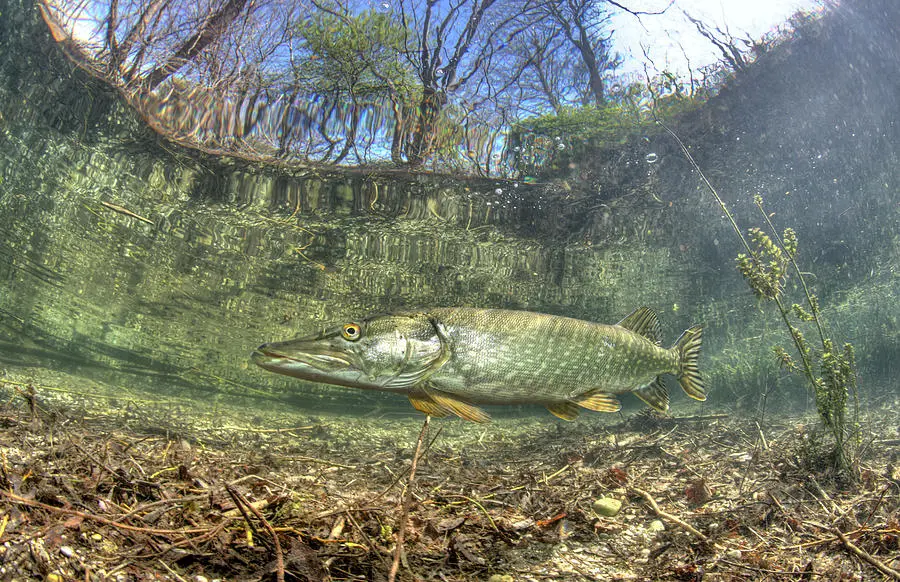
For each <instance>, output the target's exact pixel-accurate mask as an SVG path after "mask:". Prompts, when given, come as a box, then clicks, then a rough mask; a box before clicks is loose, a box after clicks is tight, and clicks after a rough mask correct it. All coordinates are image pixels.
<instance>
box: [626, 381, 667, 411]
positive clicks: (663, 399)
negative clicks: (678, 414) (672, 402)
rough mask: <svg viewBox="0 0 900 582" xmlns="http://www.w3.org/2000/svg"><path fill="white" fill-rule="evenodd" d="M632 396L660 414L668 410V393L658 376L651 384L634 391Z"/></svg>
mask: <svg viewBox="0 0 900 582" xmlns="http://www.w3.org/2000/svg"><path fill="white" fill-rule="evenodd" d="M634 395H635V396H637V397H638V398H640V399H641V400H643V401H644V402H646V403H647V404H648V405H649V406H650V407H652V408H654V409H656V410H658V411H660V412H666V411H667V410H669V391H668V390H667V389H666V385H665V384H663V381H662V378H660V377H659V376H657V377H656V380H654V381H653V382H651V383H649V384H647V385H646V386H642V387H641V388H638V389H637V390H635V391H634Z"/></svg>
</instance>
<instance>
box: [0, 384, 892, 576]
mask: <svg viewBox="0 0 900 582" xmlns="http://www.w3.org/2000/svg"><path fill="white" fill-rule="evenodd" d="M36 393H37V395H36V397H34V400H35V402H33V406H29V405H28V404H27V403H26V399H24V398H22V397H19V396H16V395H12V397H10V398H8V399H6V400H5V405H3V407H2V408H0V426H2V427H3V430H2V432H0V578H2V579H39V580H117V579H121V580H138V579H150V578H155V579H158V580H196V581H200V580H207V581H212V580H216V579H219V580H226V579H227V580H234V579H240V580H276V579H284V580H384V579H385V578H386V576H387V574H388V571H389V569H390V568H391V564H392V559H393V556H394V555H395V550H396V547H397V539H398V536H397V534H398V531H397V527H398V515H399V514H400V511H399V508H400V505H401V502H402V500H403V499H404V498H405V497H407V498H408V504H407V507H408V510H409V513H408V520H407V525H406V528H405V529H404V532H405V539H404V541H403V546H402V551H401V552H400V553H399V554H397V555H399V556H400V562H399V571H398V577H397V579H398V580H447V581H449V580H480V581H483V580H504V581H508V580H515V581H537V580H546V579H556V580H595V579H604V580H646V579H655V580H700V579H703V580H737V579H758V580H781V579H791V580H803V579H810V580H813V579H824V580H848V579H857V580H871V579H878V578H879V577H881V578H888V579H890V578H895V577H897V569H898V567H900V499H898V491H900V482H898V481H897V479H896V475H895V474H894V473H895V472H896V469H895V466H896V465H897V463H898V458H897V452H896V451H895V450H893V449H891V448H890V447H879V446H877V445H876V446H872V447H871V448H870V449H869V450H870V453H871V454H870V456H869V458H868V460H867V461H866V464H865V466H864V467H863V469H862V471H863V473H862V477H861V480H860V483H859V484H858V485H854V486H852V487H850V486H845V485H841V484H839V483H834V482H829V481H828V479H827V478H826V477H823V476H820V475H816V474H813V473H811V472H810V471H809V465H808V463H807V462H806V461H805V460H804V458H803V455H804V454H806V453H805V452H804V451H808V450H809V444H808V441H809V440H810V439H813V438H814V437H813V436H812V435H811V433H810V432H809V430H808V429H807V426H806V425H805V424H803V423H802V421H798V420H797V419H768V420H767V422H766V426H767V431H766V435H765V437H766V440H767V442H768V445H769V446H768V448H767V449H763V448H762V447H760V446H757V445H758V442H759V440H758V434H759V431H758V430H757V427H756V425H755V423H754V422H753V421H752V420H747V421H743V420H738V419H734V418H716V419H714V420H713V421H708V422H705V423H694V422H687V423H679V422H678V421H677V419H672V421H671V422H669V423H668V424H667V425H666V428H665V429H659V428H651V429H649V430H646V431H644V430H637V429H634V428H629V426H628V425H618V426H604V425H602V424H600V423H599V422H596V423H587V422H585V423H580V424H576V425H562V424H560V425H557V423H555V422H548V421H547V420H546V418H543V417H542V418H520V419H500V420H498V421H497V422H496V423H495V424H494V425H492V426H491V427H490V428H489V429H487V430H472V427H471V425H464V423H461V422H457V421H435V422H434V423H432V426H431V428H430V431H429V433H428V434H427V435H426V437H425V439H424V440H423V443H424V444H423V449H424V452H423V455H422V457H421V459H420V461H419V464H418V468H417V476H416V483H415V486H414V487H413V489H412V490H411V491H410V495H409V496H406V495H405V493H404V490H403V489H404V486H405V485H406V483H407V473H408V471H409V469H410V463H411V460H412V450H413V445H414V444H415V439H416V434H417V430H418V428H419V427H420V426H421V425H420V423H418V422H416V420H415V419H410V420H406V419H400V420H397V419H393V420H391V421H387V420H383V419H382V420H377V419H372V420H366V419H358V418H334V419H326V418H320V419H312V420H310V419H308V418H304V419H303V421H302V422H299V423H298V422H295V423H293V424H287V423H283V422H284V419H285V417H283V416H274V415H273V416H272V417H270V418H268V419H267V418H266V417H265V416H262V417H259V418H258V419H257V421H258V423H257V424H256V425H255V426H244V427H243V428H239V427H229V428H222V427H223V426H224V419H221V418H220V419H219V420H218V422H217V423H216V425H217V426H209V427H204V428H201V427H199V426H198V427H197V428H196V430H195V431H194V432H191V431H190V430H189V429H188V427H187V426H186V425H182V426H180V427H179V428H178V430H177V432H175V431H174V429H173V427H167V426H166V425H165V424H164V419H160V418H150V417H149V416H148V417H147V418H144V419H142V422H140V423H132V426H137V425H140V426H143V428H142V429H141V430H134V429H132V430H125V429H124V428H122V425H121V423H119V424H118V425H116V424H115V423H113V422H112V420H111V419H110V418H109V417H106V416H99V415H96V414H89V413H87V412H86V411H82V413H81V414H78V415H76V414H75V413H74V412H71V410H70V411H68V412H67V411H66V410H63V409H61V408H56V407H54V406H52V405H49V404H47V402H46V401H42V400H41V390H40V388H38V389H37V391H36ZM891 406H896V404H894V403H891ZM32 413H34V414H35V416H34V417H33V416H32ZM873 417H876V415H873ZM881 417H883V418H891V417H890V415H887V414H885V415H881ZM75 418H78V420H77V421H76V420H75ZM295 420H296V419H295ZM259 422H262V423H263V424H265V423H267V422H271V423H272V425H271V426H260V425H259ZM276 422H279V423H283V424H278V425H276V424H274V423H276ZM151 427H155V428H151ZM893 430H895V429H894V428H892V427H885V428H884V431H885V433H884V434H885V435H888V436H892V437H893V436H896V435H894V433H893V432H892V431H893ZM167 431H169V432H167ZM804 443H806V444H804ZM804 447H806V448H804ZM689 491H694V492H695V493H691V494H689V493H688V492H689ZM700 493H703V494H702V495H701V497H700V498H698V497H697V495H700ZM701 498H702V499H701ZM621 500H625V503H621ZM700 501H702V503H701V502H700ZM598 502H603V503H602V504H601V503H598ZM612 502H618V505H620V509H618V510H617V511H616V512H613V513H614V514H616V516H615V518H608V517H598V515H597V514H603V511H605V509H604V507H606V506H607V505H608V506H609V507H610V508H611V509H612V505H613V503H612ZM611 509H610V510H611ZM601 510H603V511H601Z"/></svg>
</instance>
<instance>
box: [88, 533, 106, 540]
mask: <svg viewBox="0 0 900 582" xmlns="http://www.w3.org/2000/svg"><path fill="white" fill-rule="evenodd" d="M91 539H92V540H94V541H95V542H99V541H102V540H103V536H102V535H100V534H98V533H92V534H91Z"/></svg>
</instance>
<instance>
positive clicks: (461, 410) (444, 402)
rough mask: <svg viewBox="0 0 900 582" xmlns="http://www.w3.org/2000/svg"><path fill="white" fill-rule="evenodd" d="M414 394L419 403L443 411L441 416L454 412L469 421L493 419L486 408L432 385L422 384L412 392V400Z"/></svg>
mask: <svg viewBox="0 0 900 582" xmlns="http://www.w3.org/2000/svg"><path fill="white" fill-rule="evenodd" d="M413 395H415V396H416V397H417V400H418V403H419V404H420V405H423V406H425V407H429V408H433V409H435V410H438V411H440V412H442V413H443V414H441V416H447V415H448V414H450V413H453V414H455V415H456V416H458V417H460V418H462V419H463V420H468V421H469V422H479V423H481V422H489V421H490V420H491V417H490V415H489V414H488V413H487V412H485V411H484V410H482V409H480V408H478V407H477V406H475V405H473V404H469V403H468V402H466V401H464V400H461V399H460V398H458V397H457V396H454V395H453V394H450V393H448V392H443V391H441V390H436V389H434V388H431V387H428V388H425V387H424V386H422V387H419V388H418V389H416V390H415V391H414V392H413V391H411V392H410V397H409V398H410V402H412V399H413ZM421 395H424V398H422V397H421ZM423 403H425V404H423ZM413 406H416V402H413ZM416 408H417V409H418V410H421V411H422V412H425V414H429V413H428V412H426V411H425V410H422V409H421V408H419V407H418V406H416ZM432 416H437V415H432Z"/></svg>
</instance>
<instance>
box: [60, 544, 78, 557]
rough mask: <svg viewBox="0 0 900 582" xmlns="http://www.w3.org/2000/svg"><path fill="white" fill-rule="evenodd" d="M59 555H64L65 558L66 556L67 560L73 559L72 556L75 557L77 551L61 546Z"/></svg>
mask: <svg viewBox="0 0 900 582" xmlns="http://www.w3.org/2000/svg"><path fill="white" fill-rule="evenodd" d="M59 553H60V554H62V555H63V556H65V557H67V558H71V557H72V556H74V555H75V550H73V549H72V548H71V547H69V546H60V547H59Z"/></svg>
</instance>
